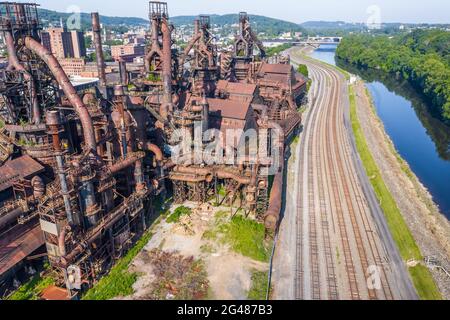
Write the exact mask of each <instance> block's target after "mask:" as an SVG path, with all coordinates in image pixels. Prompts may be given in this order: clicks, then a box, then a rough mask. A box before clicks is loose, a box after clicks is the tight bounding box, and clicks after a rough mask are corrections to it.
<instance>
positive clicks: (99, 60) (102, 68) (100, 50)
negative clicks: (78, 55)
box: [91, 12, 106, 87]
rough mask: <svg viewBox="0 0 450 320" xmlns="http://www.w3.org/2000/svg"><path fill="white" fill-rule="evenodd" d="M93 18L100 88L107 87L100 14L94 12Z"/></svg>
mask: <svg viewBox="0 0 450 320" xmlns="http://www.w3.org/2000/svg"><path fill="white" fill-rule="evenodd" d="M91 17H92V32H93V34H94V39H93V41H94V46H95V54H96V55H97V68H98V77H99V79H100V86H101V87H106V74H105V60H104V58H103V48H102V35H101V27H100V18H99V15H98V12H93V13H92V14H91Z"/></svg>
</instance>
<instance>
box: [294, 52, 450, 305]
mask: <svg viewBox="0 0 450 320" xmlns="http://www.w3.org/2000/svg"><path fill="white" fill-rule="evenodd" d="M313 53H314V50H313V49H311V48H308V49H305V50H304V51H303V52H302V54H307V55H309V56H311V55H312V54H313ZM294 54H295V53H294ZM325 62H327V61H325ZM352 78H353V79H352V80H354V79H356V77H355V76H353V77H352ZM354 89H355V93H356V105H357V108H356V110H357V112H356V114H357V117H358V121H359V122H360V126H361V127H362V129H363V134H364V136H365V139H366V140H367V145H368V148H369V151H370V153H371V154H372V155H373V157H374V160H375V162H376V165H377V167H378V168H379V171H380V172H381V176H382V180H384V183H385V184H386V186H387V188H388V189H389V192H390V193H391V194H392V197H393V198H394V200H395V202H396V204H397V206H398V208H399V210H400V212H401V215H402V217H403V219H404V220H405V222H406V225H407V226H408V228H409V229H410V231H411V233H412V235H413V238H414V240H415V242H416V243H417V246H418V247H419V249H420V251H421V253H422V255H423V256H424V257H425V260H426V258H430V257H431V258H432V259H431V260H432V263H433V264H435V265H434V267H431V265H429V266H428V267H430V268H429V269H430V272H431V274H432V276H433V278H434V280H435V282H436V284H437V286H438V288H439V290H440V292H441V294H442V296H443V298H444V299H450V292H449V291H450V278H449V277H448V276H447V275H446V274H445V272H444V271H443V270H442V268H441V267H443V268H445V269H446V270H447V271H448V270H449V267H450V264H449V257H450V251H449V241H450V226H449V222H448V220H447V218H446V217H445V216H444V215H442V214H441V212H440V211H439V209H438V206H437V205H436V204H435V203H434V202H433V199H432V196H431V194H430V193H429V192H428V190H427V189H426V188H425V187H424V186H423V185H422V184H421V183H420V181H419V179H418V178H417V176H416V175H415V174H414V173H413V172H412V170H411V169H410V167H409V165H408V164H407V163H406V161H405V160H403V159H402V158H401V156H400V155H399V154H398V152H397V151H396V149H395V147H394V144H393V142H392V140H391V139H390V137H389V135H388V134H387V133H386V130H385V127H384V124H383V122H382V121H381V119H380V118H379V116H378V114H377V112H376V110H375V107H374V105H373V102H372V98H371V96H370V92H369V90H368V89H367V87H366V83H365V82H364V81H362V80H358V81H357V82H355V83H354ZM371 178H374V177H371ZM416 263H421V264H422V265H426V263H425V261H409V264H411V265H413V264H416Z"/></svg>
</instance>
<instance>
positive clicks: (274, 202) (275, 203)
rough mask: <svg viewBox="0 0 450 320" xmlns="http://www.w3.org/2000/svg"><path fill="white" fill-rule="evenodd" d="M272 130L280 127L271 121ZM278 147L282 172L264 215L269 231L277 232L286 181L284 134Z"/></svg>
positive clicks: (276, 180) (276, 176)
mask: <svg viewBox="0 0 450 320" xmlns="http://www.w3.org/2000/svg"><path fill="white" fill-rule="evenodd" d="M269 125H270V126H271V127H272V128H279V126H278V125H277V124H276V123H274V122H272V121H269ZM278 138H279V141H278V145H279V148H280V160H279V163H280V170H279V172H278V173H277V174H276V175H275V178H274V180H273V185H272V190H271V193H270V200H269V208H268V210H267V211H266V214H265V215H264V224H265V226H266V228H267V229H269V230H275V229H276V227H277V224H278V221H279V219H280V215H281V208H282V197H283V180H284V162H285V161H284V133H283V134H281V135H280V137H278Z"/></svg>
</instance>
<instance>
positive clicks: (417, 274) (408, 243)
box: [349, 86, 442, 299]
mask: <svg viewBox="0 0 450 320" xmlns="http://www.w3.org/2000/svg"><path fill="white" fill-rule="evenodd" d="M349 98H350V118H351V123H352V128H353V133H354V136H355V140H356V146H357V149H358V153H359V155H360V157H361V160H362V162H363V164H364V168H365V170H366V173H367V175H368V177H369V178H370V182H371V184H372V186H373V189H374V191H375V194H376V195H377V198H378V200H379V202H380V205H381V208H382V210H383V212H384V215H385V217H386V221H387V224H388V226H389V229H390V231H391V234H392V236H393V238H394V241H395V242H396V244H397V247H398V249H399V251H400V255H401V257H402V258H403V260H404V261H409V260H416V261H422V260H423V256H422V254H421V252H420V249H419V247H418V246H417V244H416V242H415V240H414V237H413V236H412V234H411V232H410V230H409V228H408V226H407V225H406V223H405V220H404V219H403V216H402V214H401V212H400V210H399V209H398V206H397V204H396V202H395V199H394V198H393V197H392V195H391V193H390V192H389V189H388V188H387V186H386V184H385V183H384V181H383V178H382V176H381V173H380V171H379V169H378V166H377V164H376V162H375V160H374V158H373V156H372V154H371V152H370V149H369V147H368V145H367V142H366V139H365V137H364V133H363V131H362V129H361V126H360V123H359V120H358V115H357V113H356V97H355V92H354V89H353V86H349ZM408 270H409V273H410V275H411V278H412V280H413V283H414V286H415V288H416V290H417V292H418V294H419V296H420V298H421V299H430V298H431V299H441V298H442V297H441V295H440V293H439V290H438V288H437V287H436V284H435V283H434V280H433V278H432V276H431V273H430V272H429V270H428V269H427V268H426V267H424V266H421V265H418V266H416V267H414V268H409V269H408Z"/></svg>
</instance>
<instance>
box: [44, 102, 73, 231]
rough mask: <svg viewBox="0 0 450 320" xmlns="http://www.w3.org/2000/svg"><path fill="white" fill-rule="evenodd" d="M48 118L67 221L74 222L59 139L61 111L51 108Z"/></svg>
mask: <svg viewBox="0 0 450 320" xmlns="http://www.w3.org/2000/svg"><path fill="white" fill-rule="evenodd" d="M46 120H47V126H48V127H49V134H51V135H52V140H53V150H54V152H55V158H56V166H57V173H58V177H59V182H60V184H61V194H62V197H63V201H64V208H65V210H66V216H67V221H68V222H69V224H73V223H74V222H75V220H74V217H73V212H72V206H71V204H70V196H69V187H68V185H67V177H66V173H65V169H64V159H63V153H62V148H61V142H60V139H59V127H60V125H61V119H60V115H59V112H58V111H56V110H51V111H49V112H47V116H46Z"/></svg>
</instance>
